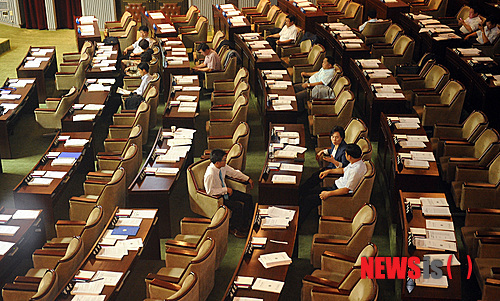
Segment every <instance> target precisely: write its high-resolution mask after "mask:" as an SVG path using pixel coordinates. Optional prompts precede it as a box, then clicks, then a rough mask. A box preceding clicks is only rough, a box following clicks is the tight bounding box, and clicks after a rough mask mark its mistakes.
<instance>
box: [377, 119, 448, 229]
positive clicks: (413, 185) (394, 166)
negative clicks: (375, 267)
mask: <svg viewBox="0 0 500 301" xmlns="http://www.w3.org/2000/svg"><path fill="white" fill-rule="evenodd" d="M387 117H412V118H413V117H414V118H418V115H416V114H399V115H394V114H390V115H389V114H385V113H381V114H380V128H381V131H382V135H381V137H380V140H379V144H378V149H379V156H378V158H379V163H380V165H381V166H382V170H383V171H382V174H383V175H384V178H385V182H386V184H387V188H388V191H389V196H390V198H389V200H390V203H391V212H392V217H393V222H399V218H397V216H398V211H399V208H398V195H397V192H398V191H399V190H400V189H405V190H410V191H417V192H434V191H439V185H440V181H441V178H440V177H439V170H438V167H437V164H436V162H429V165H430V167H429V168H428V169H417V168H406V167H404V166H403V165H402V163H401V164H398V154H399V153H410V151H424V152H432V146H431V143H430V142H425V145H426V147H425V148H418V149H416V148H402V147H401V148H400V147H399V145H398V146H396V144H395V141H394V135H395V134H402V135H422V136H425V135H426V133H425V130H424V129H423V128H422V126H420V128H418V129H408V130H407V129H405V130H403V129H396V128H395V127H394V125H392V126H389V123H388V119H387Z"/></svg>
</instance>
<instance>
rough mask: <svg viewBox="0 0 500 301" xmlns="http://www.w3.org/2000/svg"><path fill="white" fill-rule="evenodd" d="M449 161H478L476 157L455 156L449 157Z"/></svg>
mask: <svg viewBox="0 0 500 301" xmlns="http://www.w3.org/2000/svg"><path fill="white" fill-rule="evenodd" d="M449 162H450V163H456V162H464V163H465V162H467V163H479V159H478V158H460V157H458V158H455V157H450V159H449Z"/></svg>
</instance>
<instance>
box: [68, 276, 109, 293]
mask: <svg viewBox="0 0 500 301" xmlns="http://www.w3.org/2000/svg"><path fill="white" fill-rule="evenodd" d="M103 289H104V279H103V280H97V281H92V282H77V283H76V284H75V287H74V288H73V290H72V291H71V294H72V295H99V294H100V293H101V292H102V290H103Z"/></svg>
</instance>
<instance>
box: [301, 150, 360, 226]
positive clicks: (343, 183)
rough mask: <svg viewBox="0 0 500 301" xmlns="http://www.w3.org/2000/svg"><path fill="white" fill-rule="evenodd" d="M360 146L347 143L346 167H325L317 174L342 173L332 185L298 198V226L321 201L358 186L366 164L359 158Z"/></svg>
mask: <svg viewBox="0 0 500 301" xmlns="http://www.w3.org/2000/svg"><path fill="white" fill-rule="evenodd" d="M361 154H362V151H361V148H360V147H359V146H358V145H356V144H354V143H351V144H347V146H346V149H345V158H346V159H347V161H349V164H348V165H347V166H346V167H339V168H333V169H326V170H324V171H322V172H321V173H320V174H319V178H320V179H324V178H325V177H326V176H328V175H342V176H341V177H340V178H338V179H337V180H335V183H334V184H333V187H317V188H315V189H313V190H311V191H310V192H309V194H308V195H307V196H305V197H302V196H301V198H300V200H299V226H301V225H302V224H303V223H304V221H305V220H306V218H307V216H308V215H309V213H311V211H312V210H313V209H314V208H317V207H318V206H320V205H321V201H322V200H324V199H327V198H329V197H331V196H335V195H344V194H348V193H349V192H352V191H353V189H355V188H356V186H358V184H359V182H360V181H361V180H362V179H363V176H364V174H365V173H366V165H365V163H364V162H363V160H361Z"/></svg>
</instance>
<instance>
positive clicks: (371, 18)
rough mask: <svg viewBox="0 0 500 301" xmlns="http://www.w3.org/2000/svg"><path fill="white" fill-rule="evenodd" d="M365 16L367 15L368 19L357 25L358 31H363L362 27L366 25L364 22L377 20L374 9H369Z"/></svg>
mask: <svg viewBox="0 0 500 301" xmlns="http://www.w3.org/2000/svg"><path fill="white" fill-rule="evenodd" d="M367 16H368V20H366V22H365V23H363V24H361V25H360V26H359V31H360V32H361V31H363V29H365V27H366V24H368V23H374V22H378V19H377V11H376V10H374V9H370V10H369V11H368V13H367Z"/></svg>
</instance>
